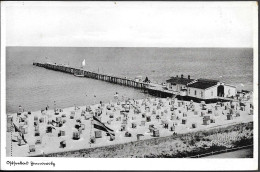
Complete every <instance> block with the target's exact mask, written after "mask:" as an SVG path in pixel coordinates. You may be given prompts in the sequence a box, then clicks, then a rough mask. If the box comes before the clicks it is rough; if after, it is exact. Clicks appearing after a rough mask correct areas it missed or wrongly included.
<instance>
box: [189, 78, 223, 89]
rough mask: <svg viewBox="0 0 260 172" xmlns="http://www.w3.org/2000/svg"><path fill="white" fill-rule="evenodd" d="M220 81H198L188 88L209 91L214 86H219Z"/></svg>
mask: <svg viewBox="0 0 260 172" xmlns="http://www.w3.org/2000/svg"><path fill="white" fill-rule="evenodd" d="M218 82H219V81H218V80H210V79H198V80H197V81H196V82H194V83H192V84H189V85H188V87H192V88H199V89H207V88H209V87H212V86H214V85H217V83H218Z"/></svg>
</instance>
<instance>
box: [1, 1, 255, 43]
mask: <svg viewBox="0 0 260 172" xmlns="http://www.w3.org/2000/svg"><path fill="white" fill-rule="evenodd" d="M1 7H2V10H1V12H2V14H3V15H1V16H2V17H3V18H2V19H3V20H2V21H4V23H5V25H4V27H5V33H6V34H5V40H6V45H7V46H65V47H66V46H72V47H253V38H254V34H255V33H254V32H253V28H254V27H255V26H256V25H255V23H254V16H256V15H257V13H255V12H256V8H257V5H256V3H255V2H170V1H168V2H167V1H166V2H133V1H132V2H126V1H124V2H116V1H115V2H114V1H110V2H101V1H100V2H90V1H88V2H83V1H78V2H66V1H64V2H62V1H61V2H47V1H46V2H43V1H42V2H41V1H39V2H27V1H25V2H2V6H1Z"/></svg>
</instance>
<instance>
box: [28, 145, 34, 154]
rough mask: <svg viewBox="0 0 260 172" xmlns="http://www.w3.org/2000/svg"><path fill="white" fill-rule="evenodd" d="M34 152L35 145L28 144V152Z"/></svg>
mask: <svg viewBox="0 0 260 172" xmlns="http://www.w3.org/2000/svg"><path fill="white" fill-rule="evenodd" d="M32 152H35V145H29V153H32Z"/></svg>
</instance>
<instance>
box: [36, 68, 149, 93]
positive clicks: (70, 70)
mask: <svg viewBox="0 0 260 172" xmlns="http://www.w3.org/2000/svg"><path fill="white" fill-rule="evenodd" d="M33 65H35V66H39V67H44V68H46V69H50V70H54V71H60V72H65V73H68V74H73V75H75V74H82V75H84V77H86V78H92V79H97V80H101V81H106V82H110V83H114V84H119V85H123V86H128V87H133V88H137V89H142V90H144V91H145V90H146V89H147V88H148V85H149V84H148V83H145V82H138V81H135V80H132V79H128V78H122V77H117V76H112V75H105V74H100V73H96V72H90V71H86V70H83V69H78V68H74V67H69V66H65V65H57V64H51V63H33Z"/></svg>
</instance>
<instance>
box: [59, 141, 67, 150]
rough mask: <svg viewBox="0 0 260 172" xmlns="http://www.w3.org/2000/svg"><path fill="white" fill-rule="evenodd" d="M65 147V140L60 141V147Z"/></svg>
mask: <svg viewBox="0 0 260 172" xmlns="http://www.w3.org/2000/svg"><path fill="white" fill-rule="evenodd" d="M65 147H66V141H65V140H63V141H61V142H60V148H65Z"/></svg>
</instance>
